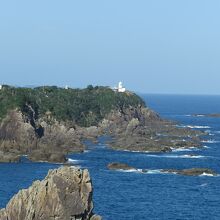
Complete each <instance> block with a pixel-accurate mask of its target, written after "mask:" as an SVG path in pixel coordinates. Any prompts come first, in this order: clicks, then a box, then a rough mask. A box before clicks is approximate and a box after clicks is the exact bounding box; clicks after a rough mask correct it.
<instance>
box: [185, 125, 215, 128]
mask: <svg viewBox="0 0 220 220" xmlns="http://www.w3.org/2000/svg"><path fill="white" fill-rule="evenodd" d="M186 127H187V128H198V129H203V128H211V127H210V126H202V125H187V126H186Z"/></svg>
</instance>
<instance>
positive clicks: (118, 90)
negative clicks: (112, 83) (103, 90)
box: [114, 82, 126, 92]
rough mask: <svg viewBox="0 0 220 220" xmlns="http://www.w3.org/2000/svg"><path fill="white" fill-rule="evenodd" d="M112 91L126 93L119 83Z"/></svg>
mask: <svg viewBox="0 0 220 220" xmlns="http://www.w3.org/2000/svg"><path fill="white" fill-rule="evenodd" d="M114 90H115V91H116V92H125V91H126V89H125V87H123V85H122V82H119V83H118V87H115V88H114Z"/></svg>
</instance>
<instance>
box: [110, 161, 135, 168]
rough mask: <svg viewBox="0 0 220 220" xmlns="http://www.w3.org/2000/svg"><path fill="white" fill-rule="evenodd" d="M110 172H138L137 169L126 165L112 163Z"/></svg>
mask: <svg viewBox="0 0 220 220" xmlns="http://www.w3.org/2000/svg"><path fill="white" fill-rule="evenodd" d="M108 169H109V170H136V169H135V168H133V167H131V166H129V165H127V164H125V163H117V162H114V163H110V164H108Z"/></svg>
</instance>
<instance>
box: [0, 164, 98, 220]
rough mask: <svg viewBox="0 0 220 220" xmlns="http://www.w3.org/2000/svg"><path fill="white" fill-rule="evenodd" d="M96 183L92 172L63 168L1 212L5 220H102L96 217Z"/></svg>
mask: <svg viewBox="0 0 220 220" xmlns="http://www.w3.org/2000/svg"><path fill="white" fill-rule="evenodd" d="M92 191H93V190H92V183H91V179H90V176H89V172H88V170H80V169H78V168H75V167H67V166H64V167H61V168H59V169H55V170H50V171H49V172H48V175H47V176H46V178H45V179H44V180H42V181H35V182H34V183H33V184H32V186H31V187H29V188H28V189H24V190H20V191H19V192H18V194H16V195H15V196H14V197H13V198H12V199H11V200H10V201H9V203H8V204H7V206H6V208H5V209H2V210H0V219H1V220H52V219H53V220H54V219H56V220H76V219H77V220H89V219H93V220H99V219H101V217H100V216H97V215H93V213H92V210H93V202H92Z"/></svg>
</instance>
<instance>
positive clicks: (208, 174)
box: [200, 172, 214, 176]
mask: <svg viewBox="0 0 220 220" xmlns="http://www.w3.org/2000/svg"><path fill="white" fill-rule="evenodd" d="M200 176H214V175H213V174H211V173H205V172H204V173H203V174H201V175H200Z"/></svg>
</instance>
